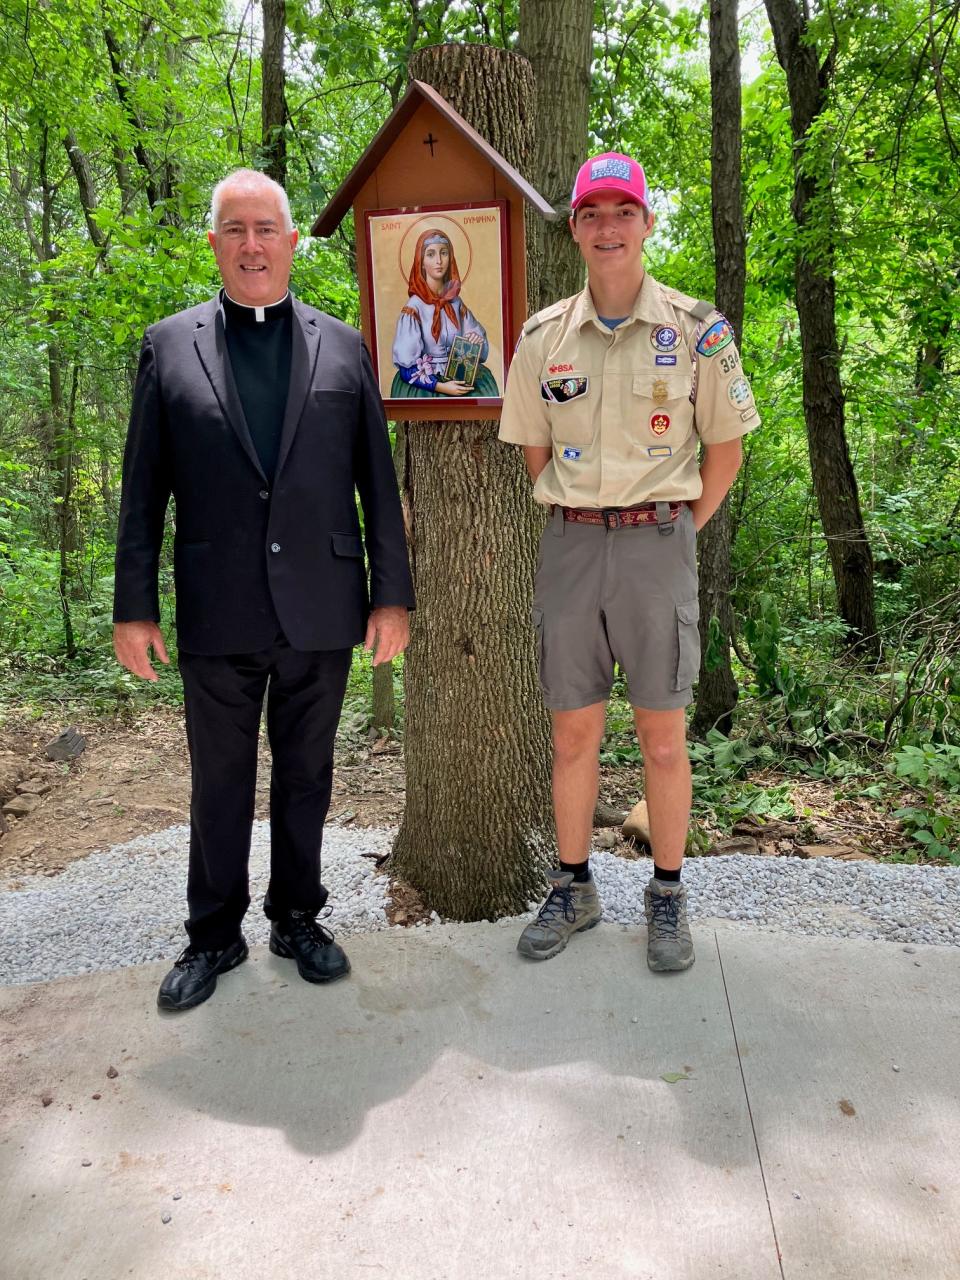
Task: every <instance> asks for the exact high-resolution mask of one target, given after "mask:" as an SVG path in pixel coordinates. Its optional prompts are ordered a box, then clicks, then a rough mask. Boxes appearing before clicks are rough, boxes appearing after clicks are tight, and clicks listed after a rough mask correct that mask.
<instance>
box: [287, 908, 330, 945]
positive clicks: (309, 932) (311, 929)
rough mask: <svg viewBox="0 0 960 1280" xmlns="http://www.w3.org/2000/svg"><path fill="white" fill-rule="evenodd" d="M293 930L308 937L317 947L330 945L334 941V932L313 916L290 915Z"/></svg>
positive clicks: (301, 935)
mask: <svg viewBox="0 0 960 1280" xmlns="http://www.w3.org/2000/svg"><path fill="white" fill-rule="evenodd" d="M290 926H291V932H292V933H296V934H299V936H300V937H301V938H303V937H306V938H307V940H308V941H310V942H312V943H313V945H314V946H316V947H329V946H330V944H331V942H333V934H332V933H331V932H330V930H329V929H325V928H324V927H323V925H322V924H320V923H319V922H318V921H317V920H315V919H314V918H313V917H312V916H300V915H291V916H290Z"/></svg>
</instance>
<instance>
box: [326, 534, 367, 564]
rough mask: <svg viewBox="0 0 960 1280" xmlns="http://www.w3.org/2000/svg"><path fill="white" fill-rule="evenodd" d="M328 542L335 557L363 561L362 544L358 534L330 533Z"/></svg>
mask: <svg viewBox="0 0 960 1280" xmlns="http://www.w3.org/2000/svg"><path fill="white" fill-rule="evenodd" d="M330 542H331V545H332V546H333V554H334V555H335V556H346V557H348V558H351V559H356V560H362V559H363V543H362V542H361V541H360V535H359V534H358V533H331V535H330Z"/></svg>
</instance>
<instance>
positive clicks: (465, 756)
mask: <svg viewBox="0 0 960 1280" xmlns="http://www.w3.org/2000/svg"><path fill="white" fill-rule="evenodd" d="M409 74H410V76H411V77H415V78H416V79H418V80H423V81H426V82H427V83H428V84H431V85H432V86H433V87H434V88H435V89H437V90H438V91H439V92H440V93H441V94H443V95H444V97H446V98H447V99H448V100H449V101H450V102H451V103H452V105H453V106H454V107H455V108H456V110H457V111H459V112H460V114H461V115H462V116H463V117H464V118H465V119H466V120H467V121H468V122H469V123H470V124H472V125H473V127H474V128H475V129H476V130H477V131H478V132H479V133H480V134H481V135H482V136H483V137H484V138H486V139H487V141H488V142H489V143H490V144H491V145H492V146H494V147H496V149H497V150H498V151H499V152H500V153H501V154H502V155H503V156H505V157H506V159H507V160H509V161H510V163H511V164H513V165H514V166H515V167H516V168H517V169H518V170H519V171H520V172H521V173H524V174H527V173H529V169H530V134H529V128H528V125H527V123H526V122H528V121H529V120H530V118H531V116H532V112H533V76H532V73H531V71H530V67H529V64H528V63H527V62H526V61H525V60H524V59H523V58H520V57H519V56H518V55H516V54H513V53H508V52H506V51H504V50H501V49H493V48H488V47H486V46H481V45H466V46H459V45H444V46H440V47H436V48H428V49H420V50H418V51H417V52H416V53H415V54H414V55H413V57H412V58H411V60H410V67H409ZM533 296H537V295H536V293H535V292H534V293H533ZM404 434H405V457H404V461H403V482H402V490H403V495H404V507H405V511H406V514H407V517H408V520H409V522H410V526H411V534H412V537H411V549H412V560H413V571H414V581H415V584H416V590H417V610H416V612H415V614H414V615H413V633H412V640H411V645H410V648H409V650H408V651H407V655H406V659H405V664H404V676H405V690H406V697H405V752H406V774H407V799H406V812H405V814H404V820H403V825H402V827H401V829H400V834H399V836H398V837H397V841H396V845H395V847H394V856H393V868H394V869H395V870H396V871H397V872H399V873H400V874H401V875H403V876H405V877H406V878H407V879H409V880H410V881H411V882H412V883H413V884H414V885H415V887H416V888H417V889H418V890H419V891H420V893H421V895H422V896H423V898H424V900H425V902H426V903H427V904H428V905H429V906H430V907H431V908H433V909H435V910H437V911H439V912H440V913H441V914H442V915H446V916H450V917H453V918H455V919H460V920H480V919H492V918H496V917H497V916H500V915H507V914H513V913H515V912H517V911H521V910H523V909H524V907H525V906H526V905H527V903H528V902H529V901H530V900H531V898H534V897H536V896H539V894H540V892H541V888H542V863H543V860H544V858H545V856H546V855H547V853H548V850H549V848H550V846H551V845H552V843H553V832H552V815H551V804H550V773H549V766H550V734H549V724H548V720H547V715H546V712H545V710H544V707H543V703H542V700H541V696H540V689H539V682H538V679H537V664H536V655H535V651H534V636H533V628H532V626H531V607H532V601H533V573H534V567H535V561H536V554H537V539H538V536H539V533H540V530H541V528H542V524H543V517H542V514H540V513H539V512H538V510H537V508H536V507H535V505H534V503H533V502H532V500H531V496H530V482H529V480H528V479H527V476H526V472H525V470H524V466H523V461H522V458H521V454H520V450H519V449H513V448H510V447H508V446H505V445H502V444H500V443H499V442H498V440H497V424H496V422H439V423H430V422H410V423H406V424H405V433H404Z"/></svg>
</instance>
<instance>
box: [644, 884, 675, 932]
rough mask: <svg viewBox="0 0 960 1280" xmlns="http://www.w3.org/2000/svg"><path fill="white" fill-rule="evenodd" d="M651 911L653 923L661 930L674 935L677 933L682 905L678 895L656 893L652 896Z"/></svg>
mask: <svg viewBox="0 0 960 1280" xmlns="http://www.w3.org/2000/svg"><path fill="white" fill-rule="evenodd" d="M651 909H652V911H653V923H654V924H655V925H657V926H659V927H660V928H661V929H668V930H670V931H671V932H672V933H676V932H677V920H678V917H679V915H680V903H679V902H678V900H677V896H676V894H673V893H671V894H664V895H662V896H661V895H660V894H657V893H654V894H652V895H651Z"/></svg>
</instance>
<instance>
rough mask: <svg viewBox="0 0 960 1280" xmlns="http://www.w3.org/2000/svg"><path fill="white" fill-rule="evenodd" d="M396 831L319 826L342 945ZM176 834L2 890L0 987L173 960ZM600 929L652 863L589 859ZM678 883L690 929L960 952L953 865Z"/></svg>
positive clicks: (179, 837) (629, 920)
mask: <svg viewBox="0 0 960 1280" xmlns="http://www.w3.org/2000/svg"><path fill="white" fill-rule="evenodd" d="M394 834H395V833H394V832H393V831H392V830H378V829H372V828H367V829H363V828H350V827H338V826H329V827H328V828H327V831H326V834H325V837H324V883H325V884H326V885H327V887H328V888H329V890H330V905H331V907H332V912H331V915H330V917H329V919H327V920H326V923H327V924H328V926H329V927H330V928H332V929H333V930H334V931H335V932H336V933H337V935H338V936H339V937H341V938H344V937H349V936H350V935H351V934H356V933H366V932H370V931H372V930H376V929H385V928H387V927H388V925H387V918H386V912H385V907H386V901H387V894H388V889H389V881H388V879H387V877H386V876H384V875H380V874H378V873H377V872H376V867H375V862H374V857H371V856H370V855H378V854H381V853H386V852H387V850H388V849H389V848H390V845H391V843H392V841H393V838H394ZM187 842H188V829H187V827H186V826H176V827H170V828H168V829H167V830H166V831H160V832H157V833H155V834H153V835H149V836H140V837H139V838H138V839H136V840H132V841H130V843H129V844H123V845H118V846H117V847H115V848H113V849H109V850H107V851H105V852H103V853H96V854H92V855H91V856H90V857H88V858H84V859H82V860H81V861H78V862H74V863H72V864H71V865H70V866H69V867H68V868H67V869H66V870H65V871H64V872H62V873H61V874H60V875H58V876H55V877H51V878H48V877H45V876H28V877H20V878H18V880H16V881H14V882H10V881H6V882H4V881H0V984H3V985H11V984H17V983H23V982H37V981H43V980H46V979H49V978H55V977H62V976H66V975H69V974H79V973H93V972H95V971H96V970H99V969H114V968H120V967H123V966H126V965H132V964H141V963H144V962H146V961H149V960H160V959H170V960H172V959H173V958H174V957H175V956H176V955H177V953H178V952H179V951H180V949H181V947H182V946H183V945H184V943H185V936H184V933H183V926H182V921H183V915H184V911H185V903H184V891H185V886H186V879H187ZM269 856H270V832H269V827H268V825H267V824H266V823H264V822H258V823H256V824H255V826H254V831H253V846H252V852H251V862H250V872H251V877H250V878H251V897H252V899H253V905H252V906H251V910H250V912H249V913H248V915H247V918H246V921H245V922H244V933H245V934H246V936H247V939H248V941H249V942H251V943H253V944H258V943H265V942H266V941H267V937H268V933H269V924H268V922H267V920H266V919H265V918H264V916H263V914H262V912H261V911H260V909H259V903H260V901H261V900H262V898H263V893H264V890H265V889H266V881H267V874H268V866H269ZM591 862H592V865H593V868H594V872H595V875H596V878H597V883H598V887H599V890H600V895H601V899H602V901H603V908H604V918H605V919H607V920H609V921H612V922H614V923H619V924H624V925H636V924H637V923H638V922H640V921H642V919H643V890H644V886H645V884H646V882H647V879H648V878H649V875H650V871H651V864H650V861H649V860H648V859H641V860H639V861H628V860H626V859H623V858H618V857H617V856H616V855H614V854H611V853H604V852H597V851H595V852H594V853H593V854H592V857H591ZM683 878H684V883H685V884H686V886H687V888H688V889H689V891H690V914H691V917H692V918H693V919H704V918H710V917H720V918H723V919H727V920H734V921H740V922H742V923H744V924H745V925H748V926H754V927H760V928H766V929H775V930H780V931H789V932H795V933H805V934H819V935H822V936H829V937H841V938H873V939H880V940H887V941H891V942H900V943H935V944H941V945H943V944H946V945H950V946H960V867H946V868H937V867H908V866H878V865H876V864H873V863H867V862H852V863H846V862H834V861H832V860H830V859H826V858H819V859H811V860H809V861H805V860H802V859H797V858H761V857H748V856H745V855H742V854H737V855H732V856H728V857H721V858H695V859H691V860H689V861H688V862H687V864H686V867H685V869H684V873H683Z"/></svg>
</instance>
